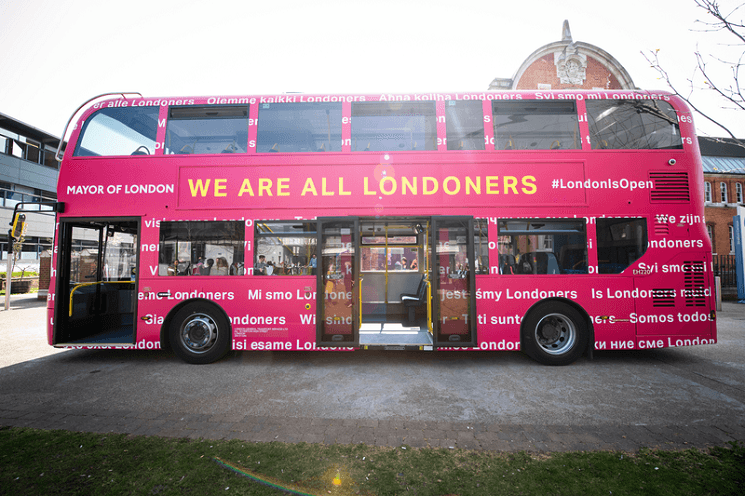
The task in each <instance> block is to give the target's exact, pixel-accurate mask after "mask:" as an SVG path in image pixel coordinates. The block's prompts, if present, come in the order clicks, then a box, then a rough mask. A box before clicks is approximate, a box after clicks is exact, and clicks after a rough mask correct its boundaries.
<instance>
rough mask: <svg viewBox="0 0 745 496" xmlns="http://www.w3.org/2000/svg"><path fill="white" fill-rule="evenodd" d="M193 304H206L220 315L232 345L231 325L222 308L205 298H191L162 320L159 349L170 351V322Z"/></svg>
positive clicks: (174, 308) (178, 305)
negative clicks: (224, 321)
mask: <svg viewBox="0 0 745 496" xmlns="http://www.w3.org/2000/svg"><path fill="white" fill-rule="evenodd" d="M194 303H201V304H207V305H209V306H211V307H212V308H214V309H215V310H216V311H218V312H219V313H221V314H222V315H223V316H224V317H225V319H226V320H227V322H228V332H229V333H230V337H229V344H230V345H231V349H232V344H233V323H232V322H231V321H230V317H229V316H228V313H227V312H226V311H225V309H224V308H223V307H221V306H220V305H218V304H217V303H215V302H214V301H212V300H207V299H205V298H191V299H189V300H184V301H182V302H180V303H178V304H177V305H175V306H174V307H173V308H171V310H170V311H169V312H168V315H166V318H165V319H163V324H162V325H161V326H160V347H161V349H166V350H170V349H171V340H170V337H169V329H170V328H171V322H173V317H174V316H175V315H176V314H177V313H178V312H179V310H181V309H182V308H184V307H185V306H187V305H191V304H194Z"/></svg>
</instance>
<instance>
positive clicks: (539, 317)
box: [521, 301, 588, 365]
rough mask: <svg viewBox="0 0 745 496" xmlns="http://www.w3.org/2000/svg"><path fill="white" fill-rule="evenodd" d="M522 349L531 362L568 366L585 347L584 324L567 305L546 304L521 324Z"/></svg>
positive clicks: (585, 330) (580, 317)
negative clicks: (532, 360)
mask: <svg viewBox="0 0 745 496" xmlns="http://www.w3.org/2000/svg"><path fill="white" fill-rule="evenodd" d="M521 338H522V348H523V351H525V353H527V355H528V356H529V357H531V358H532V359H534V360H536V361H537V362H540V363H542V364H544V365H569V364H570V363H572V362H574V361H575V360H577V359H578V358H579V357H580V356H581V355H582V353H583V352H584V351H585V348H586V347H587V339H588V331H587V323H586V322H585V319H583V318H582V315H581V314H580V313H579V312H578V311H577V310H576V309H574V308H572V307H571V306H569V305H567V304H566V303H561V302H558V301H552V302H547V303H544V304H542V305H540V306H539V307H537V308H536V309H534V310H532V311H531V312H530V314H528V316H527V317H526V318H525V320H524V321H523V326H522V332H521Z"/></svg>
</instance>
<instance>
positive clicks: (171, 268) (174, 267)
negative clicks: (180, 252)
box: [168, 260, 178, 276]
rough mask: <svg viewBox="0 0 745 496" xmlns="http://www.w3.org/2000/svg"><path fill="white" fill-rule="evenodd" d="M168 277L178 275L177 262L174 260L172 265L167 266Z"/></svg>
mask: <svg viewBox="0 0 745 496" xmlns="http://www.w3.org/2000/svg"><path fill="white" fill-rule="evenodd" d="M168 275H169V276H177V275H178V260H174V261H173V263H172V264H171V265H169V266H168Z"/></svg>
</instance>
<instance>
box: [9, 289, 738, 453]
mask: <svg viewBox="0 0 745 496" xmlns="http://www.w3.org/2000/svg"><path fill="white" fill-rule="evenodd" d="M44 319H45V312H44V307H43V303H41V302H37V301H36V300H33V299H31V298H28V297H25V298H24V297H13V301H12V305H11V310H10V311H2V312H0V425H10V426H29V427H35V428H43V429H68V430H78V431H90V432H120V433H128V434H133V435H159V436H173V437H190V438H200V437H204V438H210V439H218V438H219V439H223V438H224V439H241V440H245V441H284V442H300V441H305V442H318V443H327V444H331V443H359V442H363V443H368V444H373V445H379V446H397V445H401V444H405V445H409V446H412V447H426V446H433V447H446V448H451V447H453V448H454V447H458V448H472V449H484V450H499V451H519V450H531V451H559V450H598V449H612V450H625V451H633V450H636V449H638V448H640V447H644V446H648V447H661V448H666V449H680V448H687V447H693V446H695V447H706V446H710V445H722V444H724V443H726V442H728V441H733V440H738V441H745V340H743V339H742V335H743V333H745V305H738V304H734V303H725V306H724V310H723V311H722V312H720V313H719V323H718V327H719V343H718V344H717V345H713V346H699V347H687V348H675V349H661V350H654V351H644V352H636V351H622V352H596V353H595V359H594V360H592V361H590V360H588V359H586V358H583V359H581V360H580V361H578V362H577V363H575V364H573V365H572V366H569V367H559V368H555V367H543V366H540V365H538V364H536V363H534V362H532V361H531V360H530V359H528V358H527V357H525V356H524V355H522V354H520V353H511V352H495V353H484V352H450V353H446V352H442V353H409V352H371V353H364V352H355V353H322V352H315V353H312V352H309V353H301V352H275V353H271V352H258V353H257V352H235V353H231V354H229V355H228V356H227V357H226V358H225V359H223V360H222V361H220V362H218V363H216V364H212V365H208V366H193V365H187V364H184V363H182V362H180V361H179V360H178V359H176V358H175V357H174V355H173V354H172V353H167V352H161V351H137V350H127V351H121V350H117V351H88V350H55V349H54V348H51V347H49V346H48V345H47V344H46V337H45V329H44Z"/></svg>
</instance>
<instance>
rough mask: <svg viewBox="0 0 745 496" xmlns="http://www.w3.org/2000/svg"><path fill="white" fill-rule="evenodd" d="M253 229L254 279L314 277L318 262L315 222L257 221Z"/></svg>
mask: <svg viewBox="0 0 745 496" xmlns="http://www.w3.org/2000/svg"><path fill="white" fill-rule="evenodd" d="M255 226H256V228H255V230H254V236H255V241H254V243H255V246H256V249H255V250H254V256H255V257H256V260H254V275H273V276H308V275H315V274H316V272H315V270H314V266H315V267H316V268H317V267H318V264H319V263H320V262H319V261H318V259H317V255H318V252H317V250H316V245H317V241H318V238H317V235H316V223H315V222H303V221H261V220H259V221H256V223H255ZM259 257H263V259H261V258H259Z"/></svg>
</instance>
